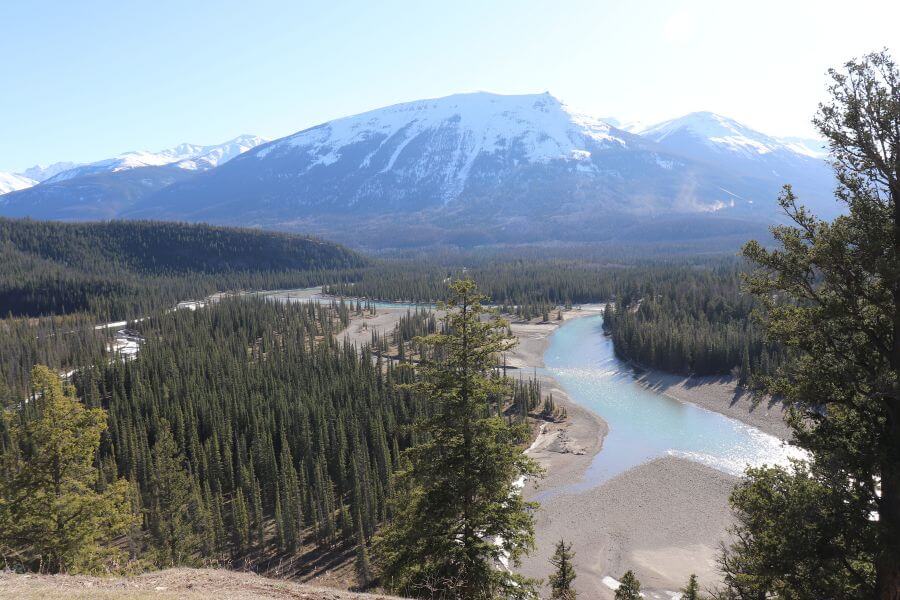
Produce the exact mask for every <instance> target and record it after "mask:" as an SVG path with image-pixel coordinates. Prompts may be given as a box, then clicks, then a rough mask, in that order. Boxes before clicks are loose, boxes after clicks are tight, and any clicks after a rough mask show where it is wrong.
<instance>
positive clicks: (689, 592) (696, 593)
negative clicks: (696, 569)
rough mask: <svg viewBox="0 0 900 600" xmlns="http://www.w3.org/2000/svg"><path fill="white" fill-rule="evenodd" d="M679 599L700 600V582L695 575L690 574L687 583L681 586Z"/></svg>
mask: <svg viewBox="0 0 900 600" xmlns="http://www.w3.org/2000/svg"><path fill="white" fill-rule="evenodd" d="M681 600H700V584H699V583H698V582H697V576H696V575H694V574H691V576H690V578H688V582H687V585H685V586H684V587H683V588H681Z"/></svg>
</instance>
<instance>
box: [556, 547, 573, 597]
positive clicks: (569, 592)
mask: <svg viewBox="0 0 900 600" xmlns="http://www.w3.org/2000/svg"><path fill="white" fill-rule="evenodd" d="M574 558H575V553H574V552H572V544H571V543H569V544H566V543H565V541H563V540H559V542H557V544H556V551H555V552H554V553H553V556H552V557H551V558H550V564H551V565H553V567H554V568H555V569H556V571H555V572H554V573H553V574H552V575H550V590H551V594H550V597H551V598H554V599H559V600H574V598H575V596H576V595H577V594H576V592H575V590H573V589H572V582H573V581H574V580H575V567H574V566H573V565H572V559H574Z"/></svg>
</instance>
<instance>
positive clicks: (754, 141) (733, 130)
mask: <svg viewBox="0 0 900 600" xmlns="http://www.w3.org/2000/svg"><path fill="white" fill-rule="evenodd" d="M636 133H638V134H640V135H641V136H643V137H645V138H648V139H651V140H653V141H655V142H658V143H667V140H668V143H669V144H671V143H672V142H673V141H675V140H678V141H679V142H681V141H682V140H684V139H690V140H691V141H692V142H696V143H701V144H704V145H706V146H707V147H708V148H710V149H711V150H714V151H716V152H727V153H733V154H740V155H743V156H745V157H748V158H755V157H757V156H759V155H765V154H771V153H773V152H784V151H789V152H795V153H798V154H807V155H809V154H811V153H810V152H809V150H808V149H806V148H805V147H803V146H800V145H796V146H791V145H790V144H789V143H785V142H783V141H781V140H779V139H777V138H774V137H770V136H768V135H765V134H764V133H760V132H758V131H754V130H753V129H750V128H749V127H747V126H746V125H742V124H741V123H738V122H737V121H735V120H734V119H729V118H728V117H723V116H722V115H717V114H716V113H712V112H695V113H690V114H688V115H684V116H683V117H678V118H677V119H672V120H670V121H664V122H662V123H657V124H656V125H651V126H649V127H645V128H643V129H640V130H638V131H636Z"/></svg>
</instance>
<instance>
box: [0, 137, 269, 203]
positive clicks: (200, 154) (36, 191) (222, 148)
mask: <svg viewBox="0 0 900 600" xmlns="http://www.w3.org/2000/svg"><path fill="white" fill-rule="evenodd" d="M265 141H266V140H264V139H262V138H260V137H258V136H254V135H242V136H239V137H236V138H234V139H233V140H229V141H227V142H224V143H222V144H215V145H212V146H200V145H197V144H180V145H178V146H176V147H174V148H169V149H167V150H161V151H159V152H146V151H138V152H126V153H124V154H120V155H119V156H116V157H113V158H108V159H104V160H100V161H96V162H92V163H84V164H79V163H71V162H60V163H54V164H52V165H50V166H48V167H44V166H41V165H36V166H34V167H31V168H30V169H26V170H25V171H23V172H22V173H17V174H12V173H0V194H6V193H7V192H18V193H17V194H15V195H8V196H3V197H0V214H3V215H6V216H30V217H35V218H47V219H63V220H89V219H109V218H112V217H115V216H118V215H119V213H120V212H122V211H123V210H126V209H127V208H128V207H130V206H131V205H132V204H133V203H135V202H137V201H139V200H141V199H143V198H145V197H146V196H149V195H151V194H153V193H154V192H157V191H159V190H161V189H163V188H164V187H166V186H168V185H171V184H173V183H175V182H176V181H180V180H181V179H184V178H187V177H190V176H192V175H193V174H195V173H196V172H199V171H205V170H208V169H212V168H215V167H217V166H219V165H221V164H224V163H226V162H228V161H229V160H231V159H232V158H234V157H236V156H237V155H239V154H241V153H242V152H246V151H247V150H250V149H251V148H255V147H256V146H258V145H260V144H262V143H264V142H265Z"/></svg>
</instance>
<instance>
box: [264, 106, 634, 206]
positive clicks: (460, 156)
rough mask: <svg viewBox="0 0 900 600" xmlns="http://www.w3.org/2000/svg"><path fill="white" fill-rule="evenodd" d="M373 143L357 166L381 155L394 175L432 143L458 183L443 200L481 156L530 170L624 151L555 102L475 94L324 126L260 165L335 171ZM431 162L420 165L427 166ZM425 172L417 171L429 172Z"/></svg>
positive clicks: (589, 120)
mask: <svg viewBox="0 0 900 600" xmlns="http://www.w3.org/2000/svg"><path fill="white" fill-rule="evenodd" d="M373 140H376V142H375V143H377V144H378V145H377V147H376V148H375V150H373V151H371V152H369V153H368V154H367V155H366V156H364V157H362V158H361V159H360V161H359V165H358V166H359V168H367V167H368V166H369V164H370V161H371V160H372V158H373V157H374V156H375V155H376V154H378V152H379V151H380V150H381V149H382V148H385V147H387V148H391V149H392V150H393V151H392V154H391V157H390V159H389V160H388V161H387V164H386V165H385V166H384V167H383V169H382V171H381V172H387V171H391V170H394V169H396V164H397V159H398V158H399V157H400V156H401V155H402V154H403V152H404V150H406V149H407V147H408V146H409V145H410V144H412V143H414V142H416V141H417V140H428V141H429V143H431V144H432V145H434V151H435V152H440V154H441V156H447V160H446V161H445V162H444V174H443V175H444V179H445V180H446V181H448V182H453V185H451V187H450V188H449V189H448V190H447V193H446V195H447V196H448V197H449V196H453V195H455V194H457V193H458V192H459V190H460V189H461V187H462V186H463V185H464V184H465V181H466V179H467V178H468V176H469V173H470V171H471V170H472V166H473V165H474V163H475V161H476V160H477V159H478V158H479V157H482V156H486V155H493V154H497V153H501V152H505V153H509V152H512V153H514V154H515V155H516V157H517V160H520V161H522V162H525V163H548V162H551V161H556V160H564V161H574V162H576V163H585V164H587V163H589V161H590V159H591V156H592V152H591V151H592V146H596V145H607V144H618V145H622V146H624V145H626V142H625V140H623V139H622V138H621V137H619V136H617V135H616V134H615V133H614V132H613V131H612V130H611V128H610V126H609V125H608V124H607V123H605V122H603V121H602V120H600V119H597V118H595V117H591V116H589V115H585V114H581V113H577V112H575V111H573V110H571V109H569V108H568V107H566V106H565V105H564V104H562V103H561V102H560V101H559V100H557V99H556V98H554V97H553V96H551V95H550V94H530V95H517V96H505V95H498V94H489V93H486V92H476V93H471V94H456V95H453V96H447V97H445V98H437V99H430V100H419V101H415V102H406V103H403V104H397V105H394V106H389V107H386V108H381V109H377V110H373V111H369V112H366V113H362V114H360V115H355V116H352V117H346V118H342V119H337V120H334V121H330V122H327V123H324V124H322V125H319V126H316V127H313V128H310V129H307V130H304V131H301V132H299V133H297V134H294V135H292V136H288V137H286V138H283V139H281V140H279V141H277V142H275V143H273V144H269V145H267V146H265V147H263V148H261V149H259V150H257V151H256V152H255V153H254V154H253V156H255V157H256V158H259V159H263V158H265V157H266V156H268V155H270V154H272V153H276V154H281V153H287V152H292V151H301V152H303V153H305V154H306V155H307V156H309V157H311V158H312V159H313V160H311V161H310V162H309V163H307V166H306V168H305V171H304V172H306V171H309V170H311V169H313V168H315V167H317V166H328V165H332V164H334V163H335V162H337V161H338V160H340V159H341V158H342V157H343V156H344V155H345V154H347V153H348V152H347V149H348V148H352V147H353V146H354V144H358V143H362V142H372V141H373ZM430 158H431V157H430V155H428V154H426V155H425V156H424V157H423V158H422V163H426V162H429V159H430ZM428 168H429V167H428V166H427V165H425V164H420V165H417V166H414V167H412V168H411V169H412V170H413V171H415V170H421V171H422V172H426V170H427V169H428Z"/></svg>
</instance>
